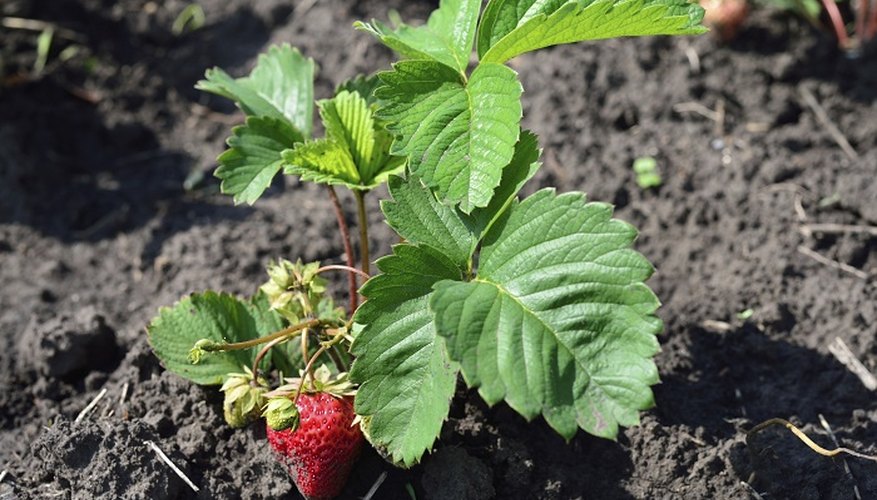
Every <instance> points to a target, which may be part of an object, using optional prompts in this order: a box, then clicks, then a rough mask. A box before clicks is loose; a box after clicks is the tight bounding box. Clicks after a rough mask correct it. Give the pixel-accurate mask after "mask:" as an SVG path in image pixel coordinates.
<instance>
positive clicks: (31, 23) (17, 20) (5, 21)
mask: <svg viewBox="0 0 877 500" xmlns="http://www.w3.org/2000/svg"><path fill="white" fill-rule="evenodd" d="M0 26H3V27H4V28H9V29H11V30H25V31H37V32H43V31H46V30H48V29H51V30H53V31H54V32H55V35H57V36H59V37H61V38H66V39H67V40H71V41H74V42H79V43H85V37H84V36H82V35H80V34H79V33H77V32H75V31H73V30H70V29H67V28H62V27H60V26H58V25H57V24H54V23H50V22H46V21H41V20H39V19H26V18H23V17H12V16H9V17H4V18H2V19H0Z"/></svg>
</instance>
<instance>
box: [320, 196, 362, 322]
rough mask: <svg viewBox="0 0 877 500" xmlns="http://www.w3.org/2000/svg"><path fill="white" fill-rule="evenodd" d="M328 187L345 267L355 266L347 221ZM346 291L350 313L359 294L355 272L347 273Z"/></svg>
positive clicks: (357, 300)
mask: <svg viewBox="0 0 877 500" xmlns="http://www.w3.org/2000/svg"><path fill="white" fill-rule="evenodd" d="M326 187H327V188H328V189H329V198H330V199H331V200H332V207H333V208H334V209H335V218H336V219H337V220H338V230H339V231H340V232H341V240H342V241H343V242H344V254H345V256H346V258H347V267H350V268H354V267H356V263H355V262H356V259H355V258H354V256H353V246H352V245H351V244H350V230H349V229H348V228H347V222H345V221H344V212H343V210H342V209H341V202H340V201H338V194H337V193H336V192H335V188H333V187H332V186H326ZM347 284H348V288H349V290H348V293H349V295H350V315H351V316H353V313H354V312H356V307H357V306H358V305H359V296H358V295H357V293H356V273H355V272H353V271H350V272H349V273H348V275H347Z"/></svg>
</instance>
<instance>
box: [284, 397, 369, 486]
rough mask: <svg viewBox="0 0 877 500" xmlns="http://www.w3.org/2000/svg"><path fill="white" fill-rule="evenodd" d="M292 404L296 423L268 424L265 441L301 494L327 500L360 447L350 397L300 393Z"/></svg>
mask: <svg viewBox="0 0 877 500" xmlns="http://www.w3.org/2000/svg"><path fill="white" fill-rule="evenodd" d="M296 407H297V408H298V414H299V425H298V427H297V428H294V429H286V430H282V431H275V430H274V429H272V428H271V426H270V425H269V426H268V442H269V443H270V444H271V448H273V449H274V451H275V452H276V455H277V457H278V459H279V460H280V461H281V462H282V463H283V464H284V465H286V466H287V467H288V468H289V474H290V475H291V476H292V479H293V481H295V485H296V486H297V487H298V491H299V492H301V494H302V495H303V496H304V497H305V498H307V499H308V500H330V499H332V498H335V497H336V496H338V494H339V493H341V490H342V489H343V488H344V484H345V483H346V482H347V477H348V476H349V475H350V470H351V469H352V468H353V464H354V462H355V461H356V459H357V457H358V456H359V453H360V450H361V449H362V442H363V436H362V431H361V430H360V428H359V425H358V424H357V423H355V419H356V414H355V413H354V411H353V398H351V397H350V396H334V395H331V394H328V393H325V392H316V393H302V394H301V395H300V396H299V398H298V401H297V403H296Z"/></svg>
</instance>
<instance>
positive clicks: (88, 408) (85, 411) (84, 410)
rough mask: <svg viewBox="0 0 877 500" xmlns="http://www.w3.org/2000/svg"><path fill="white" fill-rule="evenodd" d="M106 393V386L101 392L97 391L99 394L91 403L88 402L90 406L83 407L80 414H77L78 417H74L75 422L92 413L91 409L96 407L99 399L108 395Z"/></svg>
mask: <svg viewBox="0 0 877 500" xmlns="http://www.w3.org/2000/svg"><path fill="white" fill-rule="evenodd" d="M106 393H107V390H106V388H104V389H101V390H100V392H99V393H97V396H95V397H94V399H92V400H91V403H88V406H86V407H85V408H83V409H82V411H81V412H79V415H76V419H74V420H73V421H74V422H81V421H82V419H83V418H85V416H86V415H88V414H89V413H91V410H94V407H95V406H97V403H98V401H100V400H101V398H102V397H104V396H105V395H106Z"/></svg>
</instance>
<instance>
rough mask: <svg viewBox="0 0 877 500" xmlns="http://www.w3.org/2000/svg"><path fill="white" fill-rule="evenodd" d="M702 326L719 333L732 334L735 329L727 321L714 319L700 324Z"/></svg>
mask: <svg viewBox="0 0 877 500" xmlns="http://www.w3.org/2000/svg"><path fill="white" fill-rule="evenodd" d="M700 326H701V327H703V328H705V329H707V330H713V331H716V332H719V333H724V332H730V331H731V330H733V329H734V327H733V326H731V324H730V323H728V322H726V321H717V320H714V319H707V320H704V321H702V322H701V323H700Z"/></svg>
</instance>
